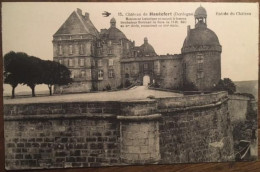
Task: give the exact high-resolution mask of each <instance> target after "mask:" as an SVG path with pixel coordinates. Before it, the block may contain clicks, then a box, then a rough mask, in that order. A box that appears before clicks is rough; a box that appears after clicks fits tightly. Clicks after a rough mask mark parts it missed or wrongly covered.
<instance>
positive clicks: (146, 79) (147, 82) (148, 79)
mask: <svg viewBox="0 0 260 172" xmlns="http://www.w3.org/2000/svg"><path fill="white" fill-rule="evenodd" d="M149 83H150V76H148V75H144V77H143V85H144V86H147V85H148V84H149Z"/></svg>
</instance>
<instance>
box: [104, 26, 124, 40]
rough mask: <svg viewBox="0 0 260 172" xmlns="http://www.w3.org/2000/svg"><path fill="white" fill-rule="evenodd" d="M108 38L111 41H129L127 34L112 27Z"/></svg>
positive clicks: (108, 32)
mask: <svg viewBox="0 0 260 172" xmlns="http://www.w3.org/2000/svg"><path fill="white" fill-rule="evenodd" d="M106 38H107V39H111V40H120V39H127V38H126V36H125V34H124V33H123V32H121V30H119V29H117V28H116V27H110V28H109V29H108V30H107V32H106Z"/></svg>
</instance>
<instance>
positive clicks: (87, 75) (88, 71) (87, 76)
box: [86, 69, 91, 80]
mask: <svg viewBox="0 0 260 172" xmlns="http://www.w3.org/2000/svg"><path fill="white" fill-rule="evenodd" d="M86 78H87V79H88V80H90V79H91V69H87V70H86Z"/></svg>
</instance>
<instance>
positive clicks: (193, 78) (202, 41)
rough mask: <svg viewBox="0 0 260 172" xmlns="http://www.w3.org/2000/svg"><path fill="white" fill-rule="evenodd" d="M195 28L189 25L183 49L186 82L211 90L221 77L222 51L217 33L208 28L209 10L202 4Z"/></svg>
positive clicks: (196, 15)
mask: <svg viewBox="0 0 260 172" xmlns="http://www.w3.org/2000/svg"><path fill="white" fill-rule="evenodd" d="M194 18H195V28H194V29H190V26H188V29H187V36H186V39H185V41H184V43H183V47H182V49H181V52H182V55H183V68H184V69H183V75H184V84H185V83H186V84H191V83H193V84H194V85H195V86H196V87H197V88H198V90H200V91H210V90H212V89H213V88H214V87H215V85H216V84H217V83H218V82H219V80H220V79H221V51H222V47H221V45H220V43H219V40H218V37H217V35H216V34H215V33H214V32H213V31H212V30H210V29H208V28H207V11H206V9H205V8H203V7H202V6H200V7H198V8H197V9H196V11H195V14H194Z"/></svg>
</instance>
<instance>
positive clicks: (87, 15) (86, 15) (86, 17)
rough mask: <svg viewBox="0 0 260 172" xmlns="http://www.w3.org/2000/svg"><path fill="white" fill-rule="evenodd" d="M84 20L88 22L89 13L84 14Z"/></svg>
mask: <svg viewBox="0 0 260 172" xmlns="http://www.w3.org/2000/svg"><path fill="white" fill-rule="evenodd" d="M85 19H86V20H89V13H87V12H86V13H85Z"/></svg>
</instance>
